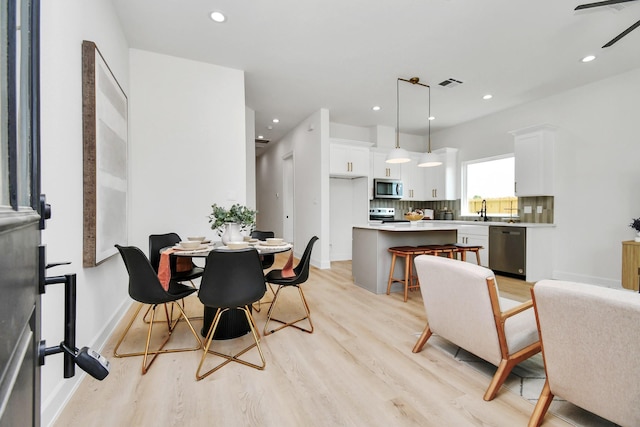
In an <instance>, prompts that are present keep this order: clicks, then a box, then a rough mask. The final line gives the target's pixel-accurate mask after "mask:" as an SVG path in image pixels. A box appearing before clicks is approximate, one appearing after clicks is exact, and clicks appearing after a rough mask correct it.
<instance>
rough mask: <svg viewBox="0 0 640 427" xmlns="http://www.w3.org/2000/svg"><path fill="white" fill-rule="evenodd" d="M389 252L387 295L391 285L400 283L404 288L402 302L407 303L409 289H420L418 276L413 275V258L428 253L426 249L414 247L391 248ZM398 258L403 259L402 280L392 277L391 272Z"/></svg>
mask: <svg viewBox="0 0 640 427" xmlns="http://www.w3.org/2000/svg"><path fill="white" fill-rule="evenodd" d="M388 251H389V252H391V254H392V257H391V269H390V270H389V281H388V282H387V295H389V294H390V293H391V285H392V284H393V283H396V282H398V283H402V284H403V286H404V302H407V298H408V297H409V289H411V290H413V289H418V288H420V282H419V281H418V276H417V275H415V274H413V258H414V257H415V256H416V255H423V254H425V253H428V252H430V250H428V249H424V248H417V247H415V246H393V247H391V248H389V249H388ZM398 257H400V258H404V277H403V278H395V277H393V272H394V270H395V268H396V260H397V259H398Z"/></svg>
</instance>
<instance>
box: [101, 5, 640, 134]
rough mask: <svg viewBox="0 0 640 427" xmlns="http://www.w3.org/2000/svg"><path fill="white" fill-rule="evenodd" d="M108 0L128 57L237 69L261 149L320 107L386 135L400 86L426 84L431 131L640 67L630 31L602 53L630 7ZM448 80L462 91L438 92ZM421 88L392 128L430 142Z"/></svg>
mask: <svg viewBox="0 0 640 427" xmlns="http://www.w3.org/2000/svg"><path fill="white" fill-rule="evenodd" d="M113 1H114V4H115V6H116V9H117V11H118V14H119V16H120V19H121V22H122V25H123V27H124V30H125V33H126V36H127V39H128V40H129V43H130V46H131V47H132V48H137V49H144V50H149V51H153V52H158V53H163V54H167V55H173V56H178V57H183V58H189V59H193V60H198V61H203V62H208V63H213V64H217V65H222V66H226V67H231V68H236V69H241V70H244V71H245V82H246V103H247V105H248V106H249V107H250V108H252V109H253V110H255V112H256V137H257V136H258V135H263V136H264V137H265V138H266V139H269V140H271V141H277V140H279V139H280V138H281V137H282V136H283V135H285V134H286V133H287V132H288V131H289V130H290V129H291V128H292V127H294V126H295V125H297V124H298V123H300V122H301V121H302V120H303V119H305V118H306V117H308V116H309V115H310V114H312V113H313V112H315V111H317V110H319V109H320V108H327V109H329V110H330V117H331V121H332V122H336V123H342V124H349V125H355V126H367V127H368V126H375V125H385V126H392V127H395V126H396V82H397V78H398V77H402V78H407V79H408V78H410V77H413V76H417V77H420V80H421V82H423V83H428V84H429V85H431V86H432V88H431V113H432V115H434V116H435V117H436V120H434V121H433V122H432V131H435V130H438V129H441V128H445V127H449V126H453V125H456V124H459V123H462V122H465V121H468V120H472V119H476V118H479V117H482V116H484V115H487V114H491V113H494V112H496V111H499V110H503V109H506V108H510V107H513V106H515V105H518V104H522V103H525V102H529V101H532V100H535V99H537V98H542V97H547V96H549V95H553V94H554V93H558V92H561V91H565V90H568V89H571V88H573V87H577V86H581V85H584V84H587V83H589V82H592V81H596V80H600V79H603V78H606V77H608V76H611V75H615V74H619V73H622V72H625V71H628V70H631V69H634V68H638V67H640V49H639V47H640V28H639V29H637V30H636V31H633V32H631V33H630V34H629V35H627V36H626V37H625V38H623V39H622V40H620V41H619V42H618V43H616V44H615V45H613V46H612V47H609V48H606V49H602V48H601V46H602V45H604V44H605V43H606V42H608V41H609V40H611V39H612V38H613V37H615V36H616V35H618V34H619V33H621V32H622V31H623V30H625V29H626V28H628V27H629V26H631V25H632V24H633V23H634V22H636V21H637V20H638V19H640V1H632V2H628V3H625V4H623V5H618V6H615V7H612V6H606V7H598V8H594V9H589V10H585V11H579V12H576V11H574V8H575V7H576V6H577V5H578V4H581V3H587V2H589V1H591V0H584V1H580V0H572V1H569V0H482V1H478V0H113ZM214 10H219V11H222V12H224V13H225V14H226V15H227V22H225V23H223V24H216V23H214V22H213V21H211V20H210V19H209V13H210V12H212V11H214ZM587 54H593V55H596V56H597V59H596V60H595V61H593V62H590V63H586V64H585V63H581V62H580V59H581V58H582V57H584V56H586V55H587ZM448 78H455V79H457V80H460V81H462V82H463V84H462V85H459V86H457V87H455V88H443V87H441V86H439V85H438V83H439V82H441V81H443V80H446V79H448ZM425 90H426V89H423V88H420V87H418V86H413V85H410V84H408V83H403V84H402V85H401V86H400V129H401V130H402V132H407V133H416V134H425V133H426V130H425V129H426V123H427V121H426V119H425V118H426V108H427V105H428V102H427V99H428V98H427V94H428V92H425ZM487 93H491V94H492V95H493V99H491V100H489V101H485V100H483V99H482V96H483V95H485V94H487ZM413 103H415V104H413ZM374 105H380V106H381V107H382V109H381V110H380V111H378V112H374V111H372V109H371V107H372V106H374ZM602 108H607V106H604V105H603V106H602ZM417 111H420V114H413V115H412V114H410V113H411V112H417ZM274 117H277V118H279V119H280V123H278V124H273V123H271V120H272V119H273V118H274ZM269 125H271V126H273V129H272V130H268V129H267V126H269Z"/></svg>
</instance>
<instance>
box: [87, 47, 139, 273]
mask: <svg viewBox="0 0 640 427" xmlns="http://www.w3.org/2000/svg"><path fill="white" fill-rule="evenodd" d="M82 115H83V161H84V182H83V185H84V243H83V266H84V267H94V266H96V265H98V264H99V263H100V262H102V261H104V260H106V259H107V258H109V257H111V256H113V255H115V254H116V253H117V250H116V249H115V247H114V245H115V244H116V243H117V244H120V245H126V244H127V240H128V239H127V141H128V100H127V96H126V94H125V93H124V91H123V90H122V87H121V86H120V84H119V83H118V81H117V80H116V78H115V76H114V75H113V73H112V72H111V70H110V68H109V66H108V65H107V62H106V61H105V59H104V57H103V56H102V54H101V53H100V51H99V50H98V48H97V46H96V45H95V43H93V42H91V41H86V40H85V41H83V42H82Z"/></svg>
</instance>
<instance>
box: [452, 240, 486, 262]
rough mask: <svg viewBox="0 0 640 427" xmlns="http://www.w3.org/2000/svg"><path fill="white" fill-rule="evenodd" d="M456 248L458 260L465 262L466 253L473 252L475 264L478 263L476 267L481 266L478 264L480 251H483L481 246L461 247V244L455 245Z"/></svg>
mask: <svg viewBox="0 0 640 427" xmlns="http://www.w3.org/2000/svg"><path fill="white" fill-rule="evenodd" d="M455 246H456V252H457V253H459V254H460V259H461V260H462V261H466V260H467V252H475V254H476V262H477V263H478V265H482V264H480V249H484V247H483V246H480V245H462V244H458V243H456V244H455Z"/></svg>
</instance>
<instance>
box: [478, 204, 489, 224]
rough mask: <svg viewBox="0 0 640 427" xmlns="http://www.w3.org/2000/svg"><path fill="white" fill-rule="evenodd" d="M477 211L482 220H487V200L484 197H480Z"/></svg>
mask: <svg viewBox="0 0 640 427" xmlns="http://www.w3.org/2000/svg"><path fill="white" fill-rule="evenodd" d="M478 213H479V214H480V218H483V219H482V221H489V218H488V217H487V201H486V200H485V199H482V207H481V208H480V212H478Z"/></svg>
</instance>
